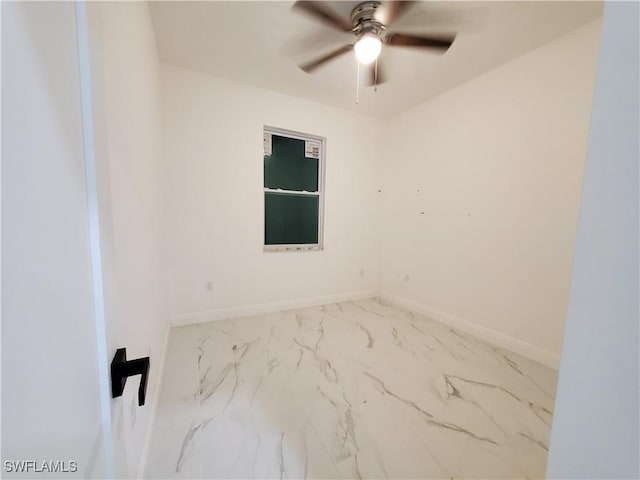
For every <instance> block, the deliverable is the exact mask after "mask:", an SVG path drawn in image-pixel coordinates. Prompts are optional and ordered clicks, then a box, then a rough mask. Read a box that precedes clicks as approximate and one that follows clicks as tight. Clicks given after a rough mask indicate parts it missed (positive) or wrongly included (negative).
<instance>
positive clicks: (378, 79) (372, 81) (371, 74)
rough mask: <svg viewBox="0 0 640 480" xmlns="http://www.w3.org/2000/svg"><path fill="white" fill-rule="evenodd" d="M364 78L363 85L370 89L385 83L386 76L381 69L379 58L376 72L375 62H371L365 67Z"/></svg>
mask: <svg viewBox="0 0 640 480" xmlns="http://www.w3.org/2000/svg"><path fill="white" fill-rule="evenodd" d="M365 70H366V71H365V78H364V83H365V85H367V86H368V87H372V86H374V85H380V84H381V83H385V82H386V81H387V76H386V75H385V71H384V68H382V62H381V61H380V58H378V71H377V72H376V62H371V63H370V64H369V65H366V66H365Z"/></svg>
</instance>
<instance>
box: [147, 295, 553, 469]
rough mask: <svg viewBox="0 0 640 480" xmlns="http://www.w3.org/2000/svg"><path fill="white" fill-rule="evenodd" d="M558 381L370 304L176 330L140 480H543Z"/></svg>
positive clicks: (419, 319)
mask: <svg viewBox="0 0 640 480" xmlns="http://www.w3.org/2000/svg"><path fill="white" fill-rule="evenodd" d="M556 380H557V373H556V372H555V371H554V370H552V369H550V368H547V367H544V366H542V365H539V364H537V363H535V362H532V361H530V360H528V359H525V358H523V357H520V356H518V355H516V354H513V353H511V352H508V351H505V350H501V349H499V348H496V347H494V346H491V345H489V344H487V343H485V342H483V341H481V340H478V339H476V338H474V337H471V336H469V335H467V334H464V333H461V332H458V331H456V330H453V329H451V328H449V327H447V326H445V325H443V324H440V323H438V322H435V321H432V320H429V319H427V318H425V317H423V316H420V315H416V314H413V313H411V312H409V311H406V310H404V309H401V308H399V307H396V306H393V305H391V304H388V303H386V302H382V301H379V300H377V299H370V300H361V301H353V302H345V303H340V304H333V305H326V306H323V307H314V308H306V309H299V310H291V311H286V312H279V313H273V314H267V315H259V316H254V317H248V318H238V319H232V320H225V321H218V322H211V323H204V324H199V325H193V326H187V327H179V328H174V329H173V330H172V332H171V337H170V343H169V350H168V353H167V360H166V366H165V373H164V379H163V384H162V389H161V394H160V401H159V405H158V413H157V419H156V424H155V426H154V430H153V436H152V444H151V449H150V452H149V458H148V463H147V477H149V478H290V479H291V478H301V479H302V478H317V479H336V478H354V479H360V478H364V479H379V478H380V479H382V478H393V479H400V478H403V479H408V478H412V479H413V478H415V479H418V478H420V479H422V478H542V477H544V474H545V466H546V459H547V448H548V447H547V446H548V443H549V432H550V427H551V420H552V416H553V403H554V396H555V385H556Z"/></svg>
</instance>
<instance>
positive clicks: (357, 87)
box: [356, 59, 360, 105]
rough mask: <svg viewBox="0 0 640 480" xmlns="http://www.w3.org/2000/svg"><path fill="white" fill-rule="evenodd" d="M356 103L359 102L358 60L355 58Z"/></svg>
mask: <svg viewBox="0 0 640 480" xmlns="http://www.w3.org/2000/svg"><path fill="white" fill-rule="evenodd" d="M356 64H357V65H358V66H357V69H356V105H357V104H358V103H359V102H360V62H359V61H358V60H357V59H356Z"/></svg>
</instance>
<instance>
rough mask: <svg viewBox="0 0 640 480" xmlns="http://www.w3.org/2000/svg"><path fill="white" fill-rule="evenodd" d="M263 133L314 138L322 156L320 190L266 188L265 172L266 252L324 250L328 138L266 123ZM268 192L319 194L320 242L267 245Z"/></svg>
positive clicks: (263, 199) (297, 137)
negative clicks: (318, 144)
mask: <svg viewBox="0 0 640 480" xmlns="http://www.w3.org/2000/svg"><path fill="white" fill-rule="evenodd" d="M262 131H263V135H264V134H265V133H270V134H272V135H277V136H279V137H287V138H293V139H296V140H313V141H315V142H319V143H320V156H319V159H318V160H319V162H318V191H317V192H306V191H298V190H282V189H280V188H266V187H265V186H264V174H263V177H262V187H263V192H262V242H263V251H264V252H292V251H293V252H299V251H305V250H306V251H309V250H323V249H324V186H325V177H324V172H325V151H326V147H327V139H326V138H325V137H320V136H318V135H311V134H308V133H302V132H295V131H293V130H285V129H284V128H277V127H271V126H269V125H265V126H264V128H263V130H262ZM262 165H263V169H264V155H263V157H262ZM266 193H276V194H284V195H302V196H307V195H308V196H317V197H318V243H306V244H284V245H266V244H264V234H265V229H266V227H267V226H266V224H265V209H266V207H265V198H266V195H265V194H266Z"/></svg>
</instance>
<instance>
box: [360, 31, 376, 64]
mask: <svg viewBox="0 0 640 480" xmlns="http://www.w3.org/2000/svg"><path fill="white" fill-rule="evenodd" d="M354 49H355V51H356V58H357V59H358V61H359V62H360V63H362V64H364V65H368V64H370V63H371V62H373V61H374V60H375V59H376V58H378V56H379V55H380V51H381V50H382V41H381V40H380V38H378V36H376V35H373V34H371V33H367V34H365V35H363V36H362V37H361V38H360V39H359V40H358V41H357V42H356V44H355V46H354Z"/></svg>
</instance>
